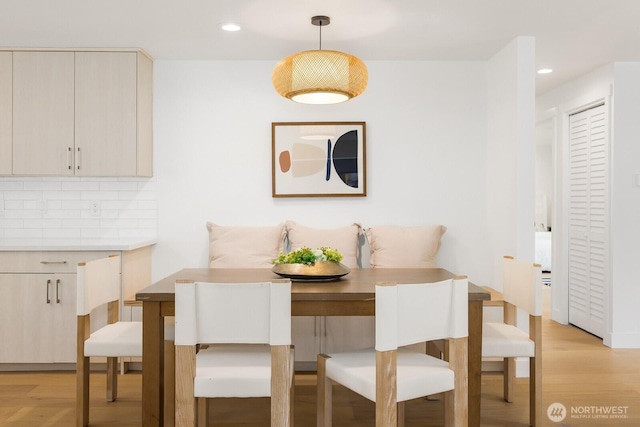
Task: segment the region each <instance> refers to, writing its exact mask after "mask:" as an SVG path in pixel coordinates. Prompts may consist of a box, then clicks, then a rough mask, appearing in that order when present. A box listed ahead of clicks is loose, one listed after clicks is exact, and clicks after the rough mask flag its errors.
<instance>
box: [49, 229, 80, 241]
mask: <svg viewBox="0 0 640 427" xmlns="http://www.w3.org/2000/svg"><path fill="white" fill-rule="evenodd" d="M42 237H43V238H45V239H75V238H80V237H82V230H80V229H79V228H47V229H44V230H42Z"/></svg>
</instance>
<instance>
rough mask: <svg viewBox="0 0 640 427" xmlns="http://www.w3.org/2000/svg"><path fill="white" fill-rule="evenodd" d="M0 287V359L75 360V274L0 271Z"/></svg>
mask: <svg viewBox="0 0 640 427" xmlns="http://www.w3.org/2000/svg"><path fill="white" fill-rule="evenodd" d="M0 288H1V289H2V291H1V292H2V299H0V322H1V324H2V328H1V329H0V331H1V332H0V342H2V345H1V346H0V362H2V363H7V362H8V363H18V362H19V363H47V362H53V363H66V362H75V355H76V349H75V347H76V346H75V341H76V340H75V330H76V313H75V311H76V275H75V274H0Z"/></svg>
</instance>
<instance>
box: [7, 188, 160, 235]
mask: <svg viewBox="0 0 640 427" xmlns="http://www.w3.org/2000/svg"><path fill="white" fill-rule="evenodd" d="M157 227H158V202H157V192H156V181H155V178H77V177H69V178H66V177H19V178H17V177H0V238H12V239H20V238H25V239H33V238H98V237H100V238H115V237H149V238H155V237H156V236H157Z"/></svg>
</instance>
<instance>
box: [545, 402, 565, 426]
mask: <svg viewBox="0 0 640 427" xmlns="http://www.w3.org/2000/svg"><path fill="white" fill-rule="evenodd" d="M566 416H567V408H565V406H564V405H563V404H562V403H557V402H556V403H552V404H551V405H549V407H548V408H547V417H549V419H550V420H551V421H553V422H554V423H559V422H562V420H564V419H565V418H566Z"/></svg>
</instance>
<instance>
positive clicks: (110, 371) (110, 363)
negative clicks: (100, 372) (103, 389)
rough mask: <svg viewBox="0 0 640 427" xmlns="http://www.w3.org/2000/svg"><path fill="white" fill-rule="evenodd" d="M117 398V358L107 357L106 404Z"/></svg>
mask: <svg viewBox="0 0 640 427" xmlns="http://www.w3.org/2000/svg"><path fill="white" fill-rule="evenodd" d="M117 398H118V358H117V357H107V402H115V401H116V399H117Z"/></svg>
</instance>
